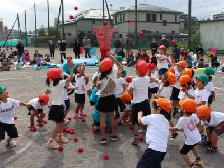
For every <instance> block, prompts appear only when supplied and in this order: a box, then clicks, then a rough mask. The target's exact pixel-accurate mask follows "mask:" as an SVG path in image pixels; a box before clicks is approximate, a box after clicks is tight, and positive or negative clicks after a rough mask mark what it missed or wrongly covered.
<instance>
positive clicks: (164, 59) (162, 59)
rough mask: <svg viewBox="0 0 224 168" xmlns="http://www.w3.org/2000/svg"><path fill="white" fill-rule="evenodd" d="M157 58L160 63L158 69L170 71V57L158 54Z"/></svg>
mask: <svg viewBox="0 0 224 168" xmlns="http://www.w3.org/2000/svg"><path fill="white" fill-rule="evenodd" d="M156 57H157V60H158V63H157V66H158V69H162V68H166V69H169V61H168V60H167V58H168V57H167V56H166V55H160V54H158V55H157V56H156ZM168 59H169V58H168Z"/></svg>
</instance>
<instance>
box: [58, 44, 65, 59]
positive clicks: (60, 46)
mask: <svg viewBox="0 0 224 168" xmlns="http://www.w3.org/2000/svg"><path fill="white" fill-rule="evenodd" d="M58 44H59V51H60V53H61V63H63V58H64V59H66V46H67V42H66V40H60V41H58Z"/></svg>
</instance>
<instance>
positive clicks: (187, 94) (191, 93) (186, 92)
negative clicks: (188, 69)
mask: <svg viewBox="0 0 224 168" xmlns="http://www.w3.org/2000/svg"><path fill="white" fill-rule="evenodd" d="M179 85H180V86H181V87H182V88H181V91H180V93H179V95H178V98H179V99H180V100H183V99H186V98H189V99H195V90H194V89H193V87H192V79H191V77H190V76H189V75H181V77H180V78H179Z"/></svg>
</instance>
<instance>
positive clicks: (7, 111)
mask: <svg viewBox="0 0 224 168" xmlns="http://www.w3.org/2000/svg"><path fill="white" fill-rule="evenodd" d="M19 105H20V101H18V100H14V99H10V98H8V99H7V102H6V103H4V102H2V101H0V122H1V123H5V124H15V122H14V117H13V113H12V109H13V108H14V107H18V106H19Z"/></svg>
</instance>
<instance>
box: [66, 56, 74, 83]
mask: <svg viewBox="0 0 224 168" xmlns="http://www.w3.org/2000/svg"><path fill="white" fill-rule="evenodd" d="M68 65H69V66H70V76H69V78H67V79H66V83H69V82H71V81H72V79H73V61H72V60H70V61H68Z"/></svg>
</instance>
